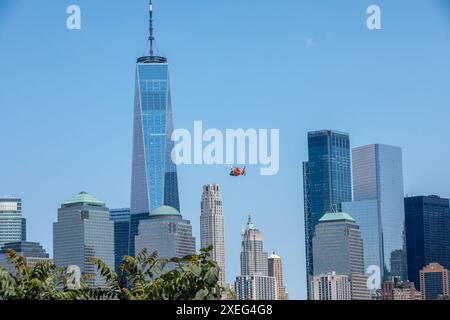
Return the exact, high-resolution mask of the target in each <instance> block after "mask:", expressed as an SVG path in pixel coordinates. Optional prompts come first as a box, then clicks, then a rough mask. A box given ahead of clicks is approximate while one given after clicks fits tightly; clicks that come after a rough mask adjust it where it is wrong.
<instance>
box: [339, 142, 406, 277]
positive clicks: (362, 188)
mask: <svg viewBox="0 0 450 320" xmlns="http://www.w3.org/2000/svg"><path fill="white" fill-rule="evenodd" d="M352 155H353V193H354V202H353V203H344V204H342V209H343V210H344V211H345V212H348V213H349V214H351V215H352V217H353V218H354V219H355V220H356V222H357V223H358V225H360V228H361V232H362V235H363V239H364V252H365V259H366V260H367V261H366V267H368V266H370V265H374V266H378V267H379V268H380V271H381V274H382V278H383V279H384V280H388V279H389V278H390V277H391V276H397V277H401V278H402V279H403V280H406V279H405V278H406V253H405V251H406V250H405V241H404V224H405V212H404V200H403V199H404V194H403V168H402V149H401V148H399V147H394V146H388V145H382V144H372V145H367V146H363V147H359V148H355V149H353V152H352Z"/></svg>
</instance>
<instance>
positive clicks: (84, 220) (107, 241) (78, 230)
mask: <svg viewBox="0 0 450 320" xmlns="http://www.w3.org/2000/svg"><path fill="white" fill-rule="evenodd" d="M94 257H95V258H98V259H100V260H102V261H103V262H104V263H105V264H106V265H107V266H108V267H110V268H111V269H114V223H113V222H112V221H111V220H110V219H109V209H108V208H107V207H106V205H105V203H104V202H103V201H100V200H98V199H97V198H95V197H93V196H92V195H90V194H88V193H86V192H81V193H79V194H78V195H76V196H75V197H73V198H72V199H70V200H68V201H66V202H64V203H63V204H62V205H61V208H60V209H58V220H57V222H55V223H54V224H53V258H54V262H55V264H56V265H57V266H59V267H68V266H71V265H76V266H78V267H79V268H80V270H81V273H82V274H83V275H87V274H89V275H97V277H96V278H95V279H92V280H90V282H89V285H90V286H92V287H97V286H101V285H102V284H104V281H103V279H101V278H100V277H99V276H98V275H99V273H98V271H97V268H96V266H95V265H94V264H93V263H92V261H91V258H94Z"/></svg>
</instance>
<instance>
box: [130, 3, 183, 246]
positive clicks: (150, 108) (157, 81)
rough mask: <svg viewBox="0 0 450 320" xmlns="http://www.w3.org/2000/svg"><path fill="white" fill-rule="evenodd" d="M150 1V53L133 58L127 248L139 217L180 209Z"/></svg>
mask: <svg viewBox="0 0 450 320" xmlns="http://www.w3.org/2000/svg"><path fill="white" fill-rule="evenodd" d="M154 39H155V38H154V35H153V5H152V4H150V37H149V40H150V55H149V56H144V57H141V58H139V59H138V60H137V66H136V85H135V102H134V134H133V157H132V158H133V159H132V177H131V207H130V210H131V223H130V244H129V252H130V254H134V252H135V248H134V238H135V236H136V234H137V231H138V226H139V221H141V220H145V219H148V214H149V213H150V212H151V211H153V210H155V209H156V208H158V207H161V206H163V205H166V206H170V207H173V208H175V209H177V210H178V211H180V203H179V197H178V178H177V168H176V165H175V164H174V163H173V161H172V158H171V151H172V149H173V146H174V144H173V141H172V140H171V136H172V132H173V119H172V102H171V93H170V79H169V65H168V62H167V59H166V58H165V57H160V56H156V55H154V52H153V42H154Z"/></svg>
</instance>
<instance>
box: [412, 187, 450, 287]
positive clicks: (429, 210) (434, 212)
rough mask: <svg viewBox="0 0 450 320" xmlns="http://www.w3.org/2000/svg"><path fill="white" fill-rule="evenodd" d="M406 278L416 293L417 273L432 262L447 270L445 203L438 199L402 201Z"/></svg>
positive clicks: (449, 220)
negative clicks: (406, 257)
mask: <svg viewBox="0 0 450 320" xmlns="http://www.w3.org/2000/svg"><path fill="white" fill-rule="evenodd" d="M405 219H406V247H407V256H408V259H407V261H408V277H409V280H411V281H413V282H414V283H415V284H416V288H417V289H419V285H420V281H419V273H420V270H421V269H422V268H423V267H425V266H426V265H427V264H429V263H432V262H436V263H439V264H440V265H442V266H443V267H444V268H446V269H447V270H448V269H449V268H450V212H449V200H448V199H444V198H439V197H438V196H428V197H425V196H419V197H408V198H405Z"/></svg>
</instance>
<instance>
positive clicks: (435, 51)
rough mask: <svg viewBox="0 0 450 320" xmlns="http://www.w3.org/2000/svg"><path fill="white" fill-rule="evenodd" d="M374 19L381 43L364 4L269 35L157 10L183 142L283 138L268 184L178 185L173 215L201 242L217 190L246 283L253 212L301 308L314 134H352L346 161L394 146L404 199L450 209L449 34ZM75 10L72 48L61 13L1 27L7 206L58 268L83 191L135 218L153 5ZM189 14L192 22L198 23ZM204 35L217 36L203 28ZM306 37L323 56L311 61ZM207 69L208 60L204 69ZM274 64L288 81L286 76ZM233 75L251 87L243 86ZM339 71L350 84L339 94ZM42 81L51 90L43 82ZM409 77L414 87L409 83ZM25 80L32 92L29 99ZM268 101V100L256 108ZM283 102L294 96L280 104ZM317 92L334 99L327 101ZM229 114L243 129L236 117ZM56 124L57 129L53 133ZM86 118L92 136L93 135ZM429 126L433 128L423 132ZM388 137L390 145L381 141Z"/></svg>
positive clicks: (401, 20)
mask: <svg viewBox="0 0 450 320" xmlns="http://www.w3.org/2000/svg"><path fill="white" fill-rule="evenodd" d="M268 3H269V2H267V4H268ZM379 3H380V5H381V6H382V7H383V12H384V13H386V20H385V22H386V24H385V25H384V26H385V28H384V30H383V31H381V32H380V33H370V32H368V31H367V30H366V29H364V20H365V18H366V16H365V15H364V14H365V8H366V7H367V6H366V4H365V3H364V4H362V5H361V6H360V7H358V6H355V7H351V6H347V5H337V4H330V5H329V7H325V6H324V5H321V4H315V3H313V2H312V1H304V2H302V3H296V1H286V4H285V6H283V7H282V8H277V9H276V17H275V18H276V19H277V21H278V22H279V23H277V24H274V25H273V26H272V27H273V29H271V30H267V26H266V22H265V21H263V20H264V17H269V15H270V16H272V15H271V13H272V12H271V9H270V8H268V7H269V6H267V8H264V5H262V6H261V5H258V6H255V5H254V3H240V2H237V1H231V2H229V3H226V4H225V3H217V4H214V5H213V4H211V3H208V2H206V1H203V0H202V1H198V3H189V4H187V3H186V4H178V3H177V4H175V3H172V2H160V3H158V8H159V9H158V11H159V14H160V16H159V17H158V18H157V21H156V23H157V25H158V32H161V35H160V36H159V37H158V47H160V48H164V53H166V55H167V56H168V57H169V58H170V61H171V81H172V85H173V87H174V92H173V101H174V105H175V106H176V112H177V113H176V114H175V115H174V121H175V126H176V127H184V128H189V127H191V125H192V122H193V121H194V120H197V119H200V118H202V119H204V120H205V123H208V124H211V125H213V126H214V127H219V128H222V127H223V128H226V127H232V128H234V127H244V128H246V127H272V126H276V127H279V128H280V129H281V137H282V141H281V147H282V149H281V165H280V173H279V175H277V176H275V177H257V176H254V175H252V170H251V169H252V168H250V171H249V172H250V174H249V176H248V177H247V179H246V180H239V181H236V180H232V179H229V177H228V176H226V173H225V174H224V172H226V171H227V168H226V167H225V168H224V167H221V166H217V167H207V166H200V167H185V166H182V167H181V168H180V169H179V177H180V178H179V180H180V181H183V182H182V183H180V197H181V199H180V202H181V204H182V207H183V213H184V214H185V215H186V218H187V219H189V220H191V221H195V223H194V225H193V227H194V234H195V236H196V238H197V241H198V240H199V239H200V237H199V234H200V232H199V224H198V223H197V221H198V215H199V212H200V204H199V203H198V202H199V201H198V196H199V193H200V192H201V187H202V185H203V184H205V183H211V182H215V183H218V184H220V185H221V186H222V190H223V192H222V193H223V198H224V201H226V203H227V209H226V210H227V212H229V213H230V215H229V218H228V219H227V220H226V221H225V229H226V230H228V232H227V234H226V235H225V237H226V239H225V242H226V244H227V248H226V256H227V257H230V259H231V260H230V261H229V262H228V263H227V268H228V270H227V271H228V272H227V273H228V274H229V275H236V274H238V273H239V272H238V269H239V264H238V257H236V254H233V253H235V252H238V251H239V237H236V235H235V233H234V232H235V231H236V230H239V229H240V225H241V224H242V222H241V220H242V217H245V216H246V215H247V213H248V212H255V213H256V214H257V220H258V225H259V226H260V227H261V229H262V230H265V240H266V243H268V244H270V246H269V247H268V248H267V250H268V251H269V252H272V251H273V250H275V251H277V252H279V254H280V256H282V257H283V259H284V265H285V276H286V283H287V285H288V289H289V291H290V294H291V297H292V298H294V299H295V298H305V297H306V293H305V288H306V283H305V282H304V280H305V279H304V277H298V272H300V273H301V274H304V272H305V271H304V264H305V263H304V261H303V260H304V259H303V256H302V255H303V252H302V251H301V250H298V249H297V248H303V247H304V246H303V239H302V238H303V235H302V231H299V230H302V229H303V225H302V220H303V212H302V211H303V210H302V209H301V208H302V203H303V199H302V188H301V161H302V160H303V159H306V141H305V135H306V132H308V131H311V130H314V129H323V128H335V129H337V130H343V131H346V132H349V133H350V135H351V137H352V141H351V146H352V147H353V146H359V145H365V144H368V143H374V142H383V143H386V144H392V145H398V146H401V147H402V148H403V150H404V162H405V163H404V165H405V174H404V175H405V193H406V194H411V193H414V194H420V195H429V194H438V195H440V196H442V197H446V198H448V195H449V191H448V185H447V184H448V182H447V181H446V180H447V179H445V178H444V177H446V176H449V175H450V171H449V170H450V169H449V168H448V167H447V166H446V164H445V158H446V157H445V156H444V157H438V156H437V153H436V150H441V149H442V148H441V145H442V142H443V141H444V142H445V137H446V130H445V127H446V121H444V119H446V118H448V117H447V115H448V111H447V110H448V105H449V103H450V99H449V97H448V95H447V94H445V90H446V86H445V84H446V83H448V81H447V79H448V74H450V72H449V70H450V65H449V63H448V61H447V60H448V59H447V58H446V57H448V56H449V52H450V47H449V45H448V43H447V42H446V41H444V40H446V39H448V35H449V33H448V24H447V21H445V19H444V17H442V16H440V15H439V13H438V11H437V8H435V7H434V6H433V4H427V3H425V2H422V3H420V4H419V5H418V6H417V7H414V8H412V10H411V12H410V13H408V17H407V18H406V17H403V16H404V12H403V9H402V4H401V3H396V4H393V3H389V2H388V1H379ZM80 4H81V5H82V8H83V12H84V13H85V16H86V20H84V24H83V28H82V30H81V31H80V32H79V33H71V32H72V31H70V32H69V31H67V30H66V29H64V25H63V23H61V21H60V18H61V16H62V17H63V18H64V15H63V14H62V13H64V9H65V8H63V7H64V6H55V7H45V8H44V7H42V8H41V7H39V6H38V5H35V4H28V3H24V2H20V1H17V2H15V3H14V4H10V5H9V7H8V10H7V13H6V14H4V13H3V12H2V22H1V24H0V38H1V39H2V41H5V42H6V43H7V44H8V46H7V49H6V50H4V51H2V53H1V57H2V59H0V60H1V61H0V67H1V68H2V70H5V72H4V73H2V75H0V84H1V85H0V95H1V97H2V106H1V108H2V111H3V112H4V115H5V116H4V117H3V116H2V117H0V125H1V126H2V128H5V130H6V132H8V133H7V135H6V137H5V136H3V138H4V139H2V140H1V142H2V145H3V149H2V150H4V151H5V155H7V156H5V157H2V158H1V159H0V177H1V181H2V184H1V185H0V194H4V193H6V194H11V193H12V194H14V195H15V196H19V197H21V198H22V199H23V215H24V217H25V218H27V220H28V226H29V230H28V238H29V239H30V240H31V241H39V242H41V243H42V244H43V246H44V247H45V249H46V250H47V251H48V252H53V250H52V241H51V237H52V236H51V223H52V222H53V221H54V220H55V212H56V209H57V207H58V205H59V203H60V202H61V201H63V200H64V199H67V198H69V197H71V196H72V195H73V194H75V193H77V192H79V191H80V190H89V191H90V192H92V193H93V194H95V195H97V196H99V197H100V198H101V199H103V200H104V201H105V202H106V203H107V204H108V207H110V208H120V207H128V206H129V199H130V190H129V181H130V169H129V168H131V159H130V152H131V141H132V126H131V123H132V115H131V114H130V108H131V106H132V103H133V101H132V100H133V85H132V82H133V79H134V61H135V58H136V57H137V56H139V55H140V54H141V53H142V47H143V46H144V42H145V41H144V40H145V38H146V37H145V33H144V32H145V30H146V28H145V27H143V26H145V25H146V15H147V13H146V12H145V8H146V7H147V4H146V1H143V3H142V4H141V3H138V2H136V3H130V4H127V5H116V6H114V7H112V8H110V10H111V11H110V12H108V13H105V11H104V8H102V3H86V2H83V1H80ZM2 5H3V4H1V5H0V6H2ZM233 7H236V8H239V10H237V12H236V16H235V19H236V21H235V24H233V25H232V26H229V27H230V28H229V29H227V30H225V29H224V27H223V25H224V23H221V22H222V21H224V20H223V19H225V18H224V17H223V16H222V12H225V11H227V10H230V9H231V8H233ZM205 8H206V9H208V10H210V15H209V16H207V17H206V16H205V15H204V14H202V13H201V12H202V9H203V10H204V9H205ZM185 12H189V13H192V15H191V17H190V18H189V19H187V17H185V15H186V14H185ZM203 12H204V11H203ZM254 12H256V13H257V14H260V16H261V17H262V19H261V21H260V20H259V19H255V21H254V22H255V25H254V26H252V27H249V26H248V25H247V24H246V23H247V21H248V19H249V18H251V17H254V16H253V13H254ZM294 13H295V14H294ZM104 14H111V17H112V18H113V19H117V21H118V23H117V24H111V23H110V22H106V21H105V22H103V21H100V20H102V19H97V16H102V15H104ZM331 14H338V15H340V16H341V17H342V20H343V25H342V26H339V27H338V28H336V26H335V25H334V24H333V21H328V20H327V19H321V17H323V16H326V17H328V16H330V15H331ZM19 16H20V18H21V19H18V17H19ZM423 16H425V17H428V18H429V20H428V21H430V23H429V24H426V25H423V24H420V23H419V24H417V25H416V24H411V23H410V22H408V21H409V20H410V19H412V20H416V21H421V19H423ZM431 17H432V18H431ZM3 18H4V19H3ZM41 18H47V19H44V20H45V21H41ZM63 20H64V19H62V22H64V21H63ZM192 20H194V21H193V24H192V27H191V28H192V29H189V30H180V28H179V24H178V23H180V24H181V25H185V24H187V23H190V22H192ZM315 20H316V21H320V23H319V22H315ZM331 20H334V19H331ZM340 20H341V19H340ZM19 21H20V23H19ZM174 21H177V23H173V22H174ZM206 24H207V25H208V26H209V28H204V26H205V25H206ZM36 25H39V28H34V26H36ZM405 25H406V26H407V27H406V26H405ZM204 29H210V30H204ZM261 29H262V30H266V31H268V32H269V34H270V35H271V36H272V38H273V39H274V42H273V43H271V44H270V45H269V44H267V43H266V40H265V39H266V35H265V36H264V39H262V38H261V34H262V33H261ZM406 29H407V31H408V32H407V34H408V36H405V32H406ZM30 30H31V31H30ZM242 30H244V32H242V34H240V31H242ZM30 32H31V36H30ZM194 33H195V34H196V36H195V37H192V36H191V35H192V34H194ZM217 35H219V36H217ZM25 37H26V38H27V39H29V43H28V44H27V47H28V45H30V46H32V47H33V48H34V50H33V55H34V57H35V58H36V60H37V61H39V63H34V64H32V66H31V67H27V66H26V64H23V61H27V57H28V55H29V53H28V51H29V50H24V47H23V45H24V44H23V41H19V40H18V39H23V38H25ZM307 37H308V38H312V39H313V40H314V41H313V42H314V43H315V46H312V47H310V48H308V49H307V48H306V47H305V46H304V39H305V38H307ZM188 38H189V39H190V40H189V41H187V40H186V39H188ZM99 39H101V41H99ZM249 39H252V40H250V41H249ZM292 39H297V41H291V40H292ZM42 43H47V44H48V45H47V46H42ZM206 43H209V45H206ZM286 46H288V47H287V48H286ZM144 51H146V50H144ZM260 52H269V53H270V54H272V55H273V56H274V59H272V58H267V56H264V57H260ZM330 52H332V53H331V54H330ZM408 53H409V54H408ZM200 55H201V57H202V59H197V58H198V57H199V56H200ZM423 57H426V58H425V61H426V62H424V59H423ZM200 61H201V63H200ZM279 61H285V62H286V63H287V64H289V65H290V66H291V69H290V70H285V69H284V68H280V65H279ZM373 61H375V62H374V63H371V62H373ZM111 66H115V67H111ZM261 66H265V67H266V68H265V72H261V71H260V70H261ZM319 67H323V69H324V70H326V71H324V70H318V68H319ZM389 68H392V69H393V70H395V72H389ZM61 70H65V71H67V72H62V71H61ZM237 70H243V71H245V72H241V73H240V77H236V72H237ZM342 70H346V73H347V75H346V76H345V77H344V79H343V81H340V80H342V79H341V77H342V76H341V73H342V72H341V71H342ZM411 70H413V71H411ZM65 73H67V74H65ZM44 74H45V75H46V78H45V79H44V78H41V77H42V75H44ZM368 74H371V75H372V77H369V78H370V79H369V78H368V77H367V75H368ZM405 74H408V75H409V77H408V78H409V79H407V80H405V79H404V75H405ZM6 75H8V76H6ZM98 75H101V76H100V77H99V76H98ZM198 75H202V76H201V77H198ZM255 75H256V76H255ZM47 76H48V77H47ZM196 77H197V79H196ZM25 78H26V79H28V81H29V83H28V85H27V86H24V85H23V79H25ZM280 78H283V79H285V80H286V81H285V82H283V81H278V79H280ZM193 79H196V81H192V80H193ZM324 79H325V80H324ZM361 79H363V81H361ZM274 80H276V81H274ZM265 87H272V90H267V91H266V92H264V93H261V88H265ZM200 88H207V89H200ZM299 88H300V89H299ZM423 88H425V89H426V90H422V89H423ZM272 91H273V92H272ZM280 91H282V92H286V95H283V96H282V97H281V96H280V95H279V93H278V92H280ZM324 91H325V92H328V93H329V94H326V95H322V94H319V93H321V92H324ZM424 91H426V92H425V93H424ZM230 92H232V94H230ZM308 92H309V93H308ZM193 93H194V94H193ZM30 101H33V103H30ZM61 106H63V108H62V107H61ZM336 106H338V108H337V107H336ZM244 109H245V110H244ZM274 110H276V112H274ZM291 110H292V113H288V111H289V112H291ZM234 112H236V113H237V114H239V117H233V116H232V114H233V113H234ZM49 114H50V115H51V116H52V119H55V121H51V122H49V121H48V115H49ZM87 114H89V115H90V119H96V121H84V119H86V115H87ZM287 114H289V115H290V116H289V117H287V116H286V115H287ZM323 114H327V115H328V116H326V117H323ZM255 115H256V116H255ZM18 119H20V121H17V120H18ZM336 119H338V120H339V123H338V125H336V122H335V121H336ZM406 120H407V121H406ZM80 121H83V122H82V123H83V124H84V126H83V127H81V126H80V125H79V123H80ZM423 123H433V125H432V126H429V125H428V124H427V125H426V126H425V129H424V130H416V129H417V128H421V127H423ZM381 124H382V127H383V130H379V129H380V126H381ZM419 131H420V132H419ZM24 132H25V134H23V133H24ZM436 137H438V138H436ZM439 137H441V138H439ZM441 139H442V140H441ZM293 146H295V148H294V147H293ZM86 149H88V150H89V157H80V152H79V151H80V150H83V151H85V150H86ZM444 149H445V148H444ZM446 152H448V151H446V150H444V155H445V153H446ZM434 154H436V155H434ZM30 159H33V161H30ZM62 177H63V178H62ZM69 181H70V183H69ZM267 185H270V186H271V188H267V187H266V186H267ZM268 189H271V190H268ZM277 199H281V201H277ZM279 212H282V213H284V223H283V225H274V223H273V214H274V213H279ZM30 226H31V227H30ZM280 235H283V237H280ZM299 266H300V267H299Z"/></svg>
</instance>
